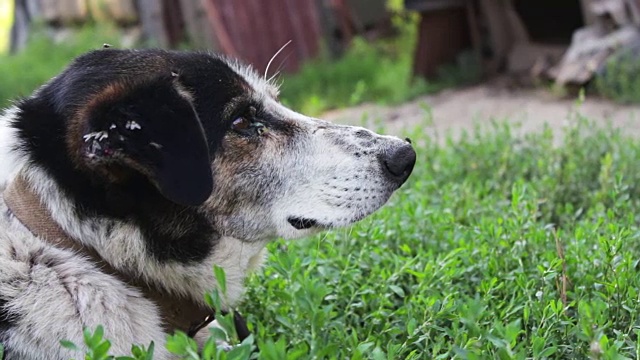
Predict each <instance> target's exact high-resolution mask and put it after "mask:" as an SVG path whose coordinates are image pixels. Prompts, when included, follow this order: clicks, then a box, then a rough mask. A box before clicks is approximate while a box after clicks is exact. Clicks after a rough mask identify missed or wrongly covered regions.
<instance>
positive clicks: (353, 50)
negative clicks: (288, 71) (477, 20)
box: [276, 26, 480, 115]
mask: <svg viewBox="0 0 640 360" xmlns="http://www.w3.org/2000/svg"><path fill="white" fill-rule="evenodd" d="M414 43H415V28H413V27H409V28H408V27H406V26H405V27H404V28H402V31H401V33H400V35H399V36H398V37H396V38H393V39H386V40H379V41H377V42H366V41H364V40H363V39H361V38H355V39H354V41H353V43H352V44H351V46H350V47H349V49H348V50H347V51H346V52H345V53H344V54H343V55H342V56H341V57H340V58H338V59H330V58H328V57H326V56H321V57H320V58H318V59H316V60H312V61H309V62H307V63H305V64H303V66H302V68H301V69H300V70H299V71H298V72H296V73H295V74H293V75H284V76H282V77H281V78H280V80H281V81H282V82H283V83H284V86H282V92H281V98H282V100H283V103H284V104H286V105H288V106H290V107H292V108H294V109H296V110H298V111H300V112H302V113H305V114H310V115H319V114H321V113H322V112H323V111H326V110H329V109H334V108H342V107H348V106H353V105H358V104H361V103H364V102H375V103H378V104H386V105H393V104H399V103H401V102H405V101H408V100H411V99H413V98H415V97H417V96H419V95H424V94H430V93H435V92H437V91H440V90H442V89H445V88H449V87H453V86H458V85H462V84H466V83H470V82H473V81H475V80H477V79H478V78H479V76H480V72H479V67H478V66H477V63H476V62H475V61H474V58H473V56H471V55H470V54H469V53H463V54H462V55H461V56H460V57H459V59H457V61H456V62H455V63H453V64H450V65H446V66H443V67H442V68H441V69H440V71H439V74H438V78H437V79H436V80H433V81H425V80H423V79H420V78H412V64H413V49H414ZM277 60H278V59H276V62H277Z"/></svg>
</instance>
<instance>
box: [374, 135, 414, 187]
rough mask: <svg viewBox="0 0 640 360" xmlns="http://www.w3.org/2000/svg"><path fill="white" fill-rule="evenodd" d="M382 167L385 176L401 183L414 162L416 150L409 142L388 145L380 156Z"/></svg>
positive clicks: (409, 172) (405, 178)
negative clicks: (392, 145)
mask: <svg viewBox="0 0 640 360" xmlns="http://www.w3.org/2000/svg"><path fill="white" fill-rule="evenodd" d="M380 161H381V162H382V168H383V170H384V171H385V173H386V175H387V177H389V178H390V179H391V180H393V181H395V182H398V184H399V185H402V184H403V183H404V182H405V181H406V180H407V178H408V177H409V175H411V171H413V166H414V165H415V164H416V152H415V151H414V150H413V147H412V146H411V144H409V143H403V144H401V145H399V146H394V147H390V148H388V149H387V151H385V152H383V153H382V155H381V156H380Z"/></svg>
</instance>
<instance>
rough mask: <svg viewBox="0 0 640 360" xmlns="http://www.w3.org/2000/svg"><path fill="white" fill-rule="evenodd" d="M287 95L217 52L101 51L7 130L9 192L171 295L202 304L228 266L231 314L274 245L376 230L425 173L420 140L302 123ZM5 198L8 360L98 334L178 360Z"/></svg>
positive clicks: (137, 305)
mask: <svg viewBox="0 0 640 360" xmlns="http://www.w3.org/2000/svg"><path fill="white" fill-rule="evenodd" d="M277 93H278V91H277V88H276V87H274V86H273V85H272V84H271V83H269V82H268V81H266V80H264V79H263V78H261V77H260V76H258V75H257V74H256V73H254V72H253V71H252V70H251V69H250V68H249V67H246V66H244V65H241V64H240V63H238V62H236V61H234V60H231V59H228V58H225V57H221V56H218V55H214V54H209V53H203V52H171V51H163V50H138V51H133V50H131V51H130V50H115V49H104V50H97V51H93V52H90V53H88V54H85V55H83V56H81V57H79V58H77V59H76V60H75V61H74V62H73V63H72V64H71V65H70V66H69V67H68V68H67V69H66V70H65V71H63V72H62V73H61V74H60V75H58V76H57V77H55V78H53V79H52V80H51V81H50V82H48V83H47V84H45V85H44V86H43V87H41V88H40V89H38V90H37V91H36V92H34V94H32V95H31V96H30V97H28V98H25V99H22V100H20V101H18V102H17V103H15V104H14V105H13V106H12V107H10V108H9V109H7V110H6V111H5V112H4V114H3V115H2V116H1V117H0V190H3V189H4V187H5V186H6V184H7V183H9V182H10V181H11V179H13V178H14V177H15V176H16V174H17V173H18V172H21V173H22V174H24V176H25V177H26V179H27V181H28V182H29V184H31V186H32V187H33V188H34V189H35V192H36V193H37V194H38V195H39V196H40V198H41V199H42V201H43V202H44V204H45V205H46V207H47V208H48V210H49V211H50V213H51V217H52V219H53V220H55V221H56V222H57V223H59V224H60V226H61V227H62V228H63V229H64V230H65V231H66V232H67V233H68V234H69V235H70V236H71V237H72V238H73V239H75V240H76V241H78V242H80V243H82V244H83V245H84V246H87V247H91V248H93V249H95V250H96V251H97V252H98V253H99V254H100V256H102V257H103V258H104V259H105V260H106V261H107V262H108V263H110V264H111V265H112V266H113V267H114V268H116V269H119V270H120V271H123V272H126V273H129V274H134V275H135V276H137V277H139V278H141V279H143V280H145V281H146V282H147V283H149V284H150V285H151V286H155V287H158V288H160V289H163V290H164V291H167V292H170V293H173V294H181V295H184V296H187V297H189V298H192V299H194V300H196V301H203V300H202V299H203V294H204V293H205V292H207V291H210V290H211V289H213V288H214V287H215V286H216V281H215V279H214V276H213V272H212V267H213V265H214V264H217V265H218V266H221V267H222V268H224V270H225V271H226V275H227V283H228V290H227V291H228V294H227V296H228V297H227V298H228V303H227V304H226V305H227V306H233V305H234V304H235V303H236V302H237V301H238V300H239V299H240V297H241V295H242V292H243V290H242V286H243V280H244V279H245V277H246V276H247V274H248V272H249V271H251V270H252V269H254V268H255V267H257V266H259V264H260V263H261V261H262V258H263V248H264V246H265V244H266V243H267V242H268V241H269V240H271V239H274V238H276V237H283V238H288V239H292V238H300V237H303V236H307V235H309V234H312V233H314V232H317V231H320V230H323V229H327V228H333V227H339V226H346V225H349V224H352V223H354V222H356V221H358V220H360V219H362V218H363V217H365V216H367V215H369V214H371V213H372V212H374V211H375V210H377V209H378V208H379V207H381V206H382V205H383V204H384V203H385V202H386V201H387V199H388V198H389V197H390V196H391V194H392V193H393V192H394V191H395V190H396V189H397V188H398V187H399V186H400V185H402V183H404V181H405V180H406V179H407V177H408V176H409V174H410V172H411V170H412V168H413V164H414V162H415V153H414V152H413V149H412V147H411V146H410V145H409V144H408V143H407V142H406V141H404V140H401V139H398V138H395V137H389V136H381V135H378V134H375V133H373V132H371V131H369V130H366V129H363V128H357V127H350V126H338V125H333V124H331V123H327V122H323V121H320V120H317V119H313V118H309V117H307V116H304V115H301V114H298V113H296V112H293V111H292V110H289V109H287V108H286V107H284V106H283V105H281V104H280V103H279V102H278V100H277ZM1 199H2V198H1V197H0V343H2V344H3V345H4V346H5V348H6V358H7V359H21V360H29V359H38V360H46V359H56V360H57V359H66V358H69V357H70V356H74V354H72V353H70V352H68V351H67V350H64V349H63V348H61V346H60V345H59V341H60V340H61V339H67V340H71V341H73V342H75V343H76V344H81V343H82V329H83V327H85V326H88V327H90V328H94V327H95V326H97V325H98V324H103V325H104V326H105V335H106V337H108V338H109V339H110V340H111V341H112V344H113V345H112V350H113V352H114V353H117V354H126V353H128V351H129V348H130V344H131V343H137V344H148V343H150V342H151V341H154V342H155V343H156V345H157V346H156V358H157V359H169V358H171V357H170V355H169V354H168V353H166V352H165V350H164V346H163V344H164V339H165V337H166V334H164V333H163V331H162V328H161V325H160V319H159V317H158V313H157V310H156V308H155V306H154V304H153V303H152V302H151V301H149V300H148V299H145V298H143V297H141V296H140V293H139V291H137V290H136V289H134V288H130V287H128V286H127V285H126V284H124V283H122V282H121V281H119V280H118V279H117V278H115V277H113V276H110V275H108V274H106V273H104V272H102V271H101V270H100V269H99V268H97V267H96V266H95V264H93V263H91V262H90V261H89V260H88V259H86V258H84V257H82V256H79V255H78V254H76V253H73V252H72V251H70V250H68V249H59V248H56V247H53V246H51V245H50V244H49V243H47V242H44V241H43V240H41V239H40V238H38V237H36V236H34V235H33V234H31V233H30V232H29V231H28V230H27V229H26V227H24V226H23V225H22V224H21V223H20V222H19V221H18V220H17V219H16V218H15V217H14V216H13V214H12V212H11V211H10V210H9V209H8V208H7V206H6V204H5V203H4V202H3V200H1ZM205 331H206V329H205ZM77 355H78V354H75V356H77Z"/></svg>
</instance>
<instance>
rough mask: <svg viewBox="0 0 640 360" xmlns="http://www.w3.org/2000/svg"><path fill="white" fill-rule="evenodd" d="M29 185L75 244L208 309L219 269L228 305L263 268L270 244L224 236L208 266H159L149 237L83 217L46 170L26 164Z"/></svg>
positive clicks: (101, 219)
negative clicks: (206, 300) (248, 278)
mask: <svg viewBox="0 0 640 360" xmlns="http://www.w3.org/2000/svg"><path fill="white" fill-rule="evenodd" d="M20 174H21V176H24V178H25V181H26V182H27V183H28V184H29V186H30V187H31V188H32V189H33V191H34V193H35V194H37V196H38V197H39V198H40V200H41V202H42V203H43V205H44V206H45V207H46V208H47V210H48V211H49V214H50V216H51V219H52V220H53V221H55V223H57V224H58V225H59V226H60V228H61V229H62V230H63V231H64V232H65V233H66V234H68V235H69V236H70V237H71V238H72V239H73V240H75V241H77V242H78V243H80V244H82V245H83V246H87V247H90V248H93V249H95V251H96V252H97V253H98V254H99V255H100V256H101V257H102V258H103V259H104V260H105V261H106V262H108V263H109V264H110V265H111V266H112V267H113V268H115V269H117V270H119V271H124V272H127V273H132V274H136V275H138V276H139V277H140V278H141V280H143V281H145V282H147V283H149V284H152V285H153V286H156V287H158V288H160V289H161V290H163V291H167V292H170V293H172V294H174V295H177V296H186V297H188V298H190V299H192V300H193V301H196V302H200V303H201V304H204V294H205V293H206V292H208V291H211V290H212V289H214V288H215V287H216V284H217V282H216V280H215V277H214V275H213V271H212V268H213V265H214V264H216V265H218V266H220V267H222V268H223V269H225V271H226V277H227V294H226V297H223V298H225V299H226V300H227V301H226V305H228V306H233V305H234V304H235V303H236V302H237V301H238V300H239V299H240V297H241V296H242V293H243V282H244V278H245V277H246V275H247V274H248V272H249V271H250V270H252V269H253V268H255V267H257V266H259V265H260V264H261V262H262V259H263V257H264V255H263V249H264V246H265V242H259V243H244V242H241V241H239V240H237V239H234V238H230V237H225V236H222V237H220V238H219V239H217V241H216V246H215V248H214V249H213V251H211V253H210V254H208V256H206V257H204V259H203V260H202V261H198V262H195V263H180V262H171V261H159V260H158V259H157V258H155V257H154V256H153V255H152V254H150V253H149V251H148V249H147V243H148V242H145V240H144V234H142V232H141V230H140V229H139V228H138V227H137V226H136V225H135V224H134V223H132V222H127V221H122V220H114V219H111V218H108V217H95V218H94V217H92V218H80V217H78V216H77V213H76V209H75V205H74V203H73V202H72V201H71V200H70V199H69V198H68V197H67V196H65V194H64V192H63V191H62V189H60V187H59V186H58V184H57V183H56V181H55V180H54V179H53V178H52V177H51V176H50V174H48V173H47V172H46V171H45V170H43V169H41V168H39V167H37V166H32V165H25V166H24V167H23V169H22V170H21V171H20Z"/></svg>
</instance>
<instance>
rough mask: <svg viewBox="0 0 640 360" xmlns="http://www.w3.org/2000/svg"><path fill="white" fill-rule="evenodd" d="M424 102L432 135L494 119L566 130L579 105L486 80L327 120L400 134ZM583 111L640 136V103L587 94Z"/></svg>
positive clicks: (420, 117) (416, 121)
mask: <svg viewBox="0 0 640 360" xmlns="http://www.w3.org/2000/svg"><path fill="white" fill-rule="evenodd" d="M425 105H427V107H430V108H431V111H432V116H433V117H432V119H433V125H432V126H428V127H425V128H424V132H425V134H426V135H428V136H434V135H435V134H436V133H439V134H440V135H443V134H444V133H445V132H447V131H451V132H452V133H453V134H454V135H457V134H459V133H460V132H461V131H462V130H470V129H472V128H473V126H474V124H475V123H476V122H480V123H482V122H488V121H490V120H491V119H496V120H504V121H508V122H510V123H519V124H520V125H521V127H520V131H521V132H529V131H539V130H541V129H542V128H543V127H544V124H545V123H547V124H549V125H550V126H551V127H553V128H554V129H562V128H563V127H564V126H566V125H568V124H569V123H570V120H569V119H570V114H571V112H572V110H574V109H576V101H575V100H566V99H559V98H558V97H556V96H553V95H552V94H550V93H549V92H548V91H545V90H532V89H515V90H514V89H508V88H506V87H505V86H501V85H496V84H492V83H487V84H481V85H476V86H473V87H469V88H464V89H456V90H446V91H443V92H441V93H439V94H437V95H433V96H425V97H422V98H419V99H417V100H414V101H411V102H408V103H405V104H402V105H400V106H396V107H387V106H379V105H372V104H365V105H361V106H357V107H353V108H348V109H343V110H335V111H330V112H328V113H326V114H324V116H323V118H324V119H327V120H329V121H333V122H336V123H345V124H357V125H362V124H363V122H362V119H363V118H366V119H368V120H367V121H366V122H365V126H367V127H372V128H373V127H375V124H376V122H378V123H379V122H380V121H384V122H385V123H386V132H388V133H391V134H397V135H400V134H402V132H403V131H404V130H405V129H412V128H415V126H417V125H420V124H424V119H425V117H426V115H425V114H426V112H425V110H424V107H425ZM579 111H580V114H582V115H584V116H586V117H588V118H589V119H593V120H596V121H598V122H600V121H601V122H602V124H606V122H607V121H611V123H612V124H613V125H614V126H616V127H621V128H624V129H625V132H627V133H628V134H631V135H636V136H640V106H624V105H619V104H615V103H613V102H610V101H607V100H603V99H599V98H590V97H587V98H586V100H585V102H584V103H583V104H582V105H581V106H580V109H579ZM441 138H442V137H441Z"/></svg>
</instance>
